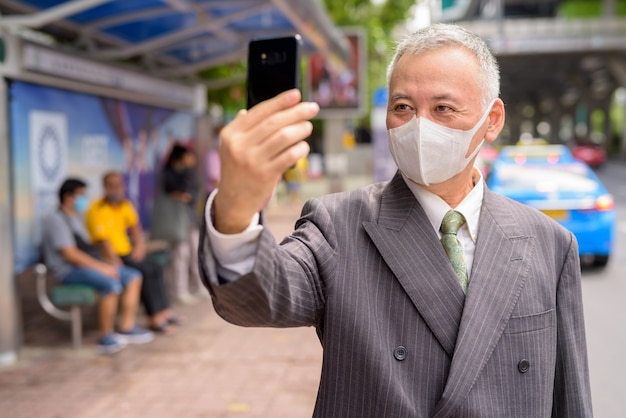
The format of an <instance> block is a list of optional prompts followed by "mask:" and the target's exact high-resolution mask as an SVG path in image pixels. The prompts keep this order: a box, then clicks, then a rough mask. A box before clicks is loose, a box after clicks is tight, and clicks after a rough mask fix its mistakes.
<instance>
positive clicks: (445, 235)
mask: <svg viewBox="0 0 626 418" xmlns="http://www.w3.org/2000/svg"><path fill="white" fill-rule="evenodd" d="M464 223H465V218H464V217H463V215H461V214H460V213H459V212H457V211H454V210H451V211H449V212H448V213H446V216H444V217H443V221H441V233H442V236H441V244H442V245H443V249H444V250H445V251H446V254H447V255H448V258H449V259H450V263H452V268H453V269H454V272H455V273H456V277H457V278H458V279H459V283H460V284H461V289H463V293H467V285H468V283H469V281H468V279H467V266H466V265H465V256H464V254H463V246H462V245H461V243H460V242H459V240H458V239H457V238H456V233H457V231H458V230H459V229H460V228H461V227H462V226H463V224H464Z"/></svg>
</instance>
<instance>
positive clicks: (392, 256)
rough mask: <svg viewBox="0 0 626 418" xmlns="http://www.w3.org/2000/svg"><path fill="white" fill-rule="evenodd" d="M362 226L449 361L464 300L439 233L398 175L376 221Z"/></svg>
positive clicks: (387, 187)
mask: <svg viewBox="0 0 626 418" xmlns="http://www.w3.org/2000/svg"><path fill="white" fill-rule="evenodd" d="M363 226H364V228H365V230H366V231H367V233H368V235H369V236H370V238H371V240H372V241H373V243H374V245H375V246H376V248H377V249H378V251H379V252H380V254H381V256H382V257H383V259H384V260H385V263H387V265H388V266H389V268H390V269H391V270H392V271H393V273H394V275H395V276H396V277H397V278H398V281H399V282H400V284H401V285H402V287H403V288H404V291H405V292H406V293H407V295H408V296H409V298H410V299H411V301H412V302H413V304H414V305H415V307H416V308H417V310H418V311H419V313H420V315H421V316H422V318H424V320H425V321H426V323H427V324H428V326H429V328H430V329H431V331H432V333H433V334H434V335H435V337H436V338H437V340H439V343H440V344H441V346H442V347H443V348H444V350H445V351H446V352H447V353H448V355H449V356H450V357H452V355H453V353H454V348H455V345H456V339H457V334H458V331H459V324H460V321H461V315H462V312H463V303H464V295H463V292H462V290H461V288H460V286H459V285H458V283H457V282H456V280H455V278H456V276H455V274H454V271H453V270H452V266H451V265H450V263H449V262H448V258H447V257H446V255H445V252H444V250H443V247H442V246H441V244H440V243H439V239H438V237H437V234H436V233H435V231H434V230H433V227H432V225H431V224H430V222H429V220H428V218H427V216H426V214H425V213H424V211H423V209H422V207H421V206H420V205H419V203H418V202H417V199H416V198H415V196H414V195H413V193H412V192H411V191H410V189H409V188H408V187H407V185H406V184H405V183H404V180H403V179H402V177H401V176H400V175H399V174H396V176H395V177H394V178H393V179H392V180H391V181H390V182H389V184H388V185H387V186H386V188H385V190H384V191H383V195H382V198H381V208H380V215H379V218H378V222H377V223H373V222H364V224H363ZM442 266H444V267H443V268H442Z"/></svg>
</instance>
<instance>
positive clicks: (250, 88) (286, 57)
mask: <svg viewBox="0 0 626 418" xmlns="http://www.w3.org/2000/svg"><path fill="white" fill-rule="evenodd" d="M301 46H302V38H301V37H300V35H293V36H287V37H281V38H265V39H254V40H252V41H250V43H249V44H248V72H247V83H246V93H247V108H248V109H250V108H251V107H253V106H254V105H256V104H257V103H259V102H262V101H264V100H267V99H270V98H272V97H274V96H276V95H278V94H279V93H282V92H283V91H285V90H290V89H293V88H298V89H299V88H300V49H301Z"/></svg>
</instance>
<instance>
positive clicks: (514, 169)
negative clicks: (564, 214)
mask: <svg viewBox="0 0 626 418" xmlns="http://www.w3.org/2000/svg"><path fill="white" fill-rule="evenodd" d="M497 179H498V182H499V184H500V186H501V187H502V188H505V189H518V190H519V189H525V190H528V189H532V190H537V191H538V192H555V191H560V192H593V191H595V190H596V189H597V188H598V184H597V182H596V181H595V180H594V179H592V178H589V177H588V176H587V168H586V167H585V166H584V165H582V164H576V163H574V164H559V165H516V164H504V165H501V166H500V167H498V170H497Z"/></svg>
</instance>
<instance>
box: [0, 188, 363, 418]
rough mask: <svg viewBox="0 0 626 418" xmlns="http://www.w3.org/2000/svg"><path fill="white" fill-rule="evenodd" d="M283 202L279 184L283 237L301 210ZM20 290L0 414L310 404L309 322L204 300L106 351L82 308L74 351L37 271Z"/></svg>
mask: <svg viewBox="0 0 626 418" xmlns="http://www.w3.org/2000/svg"><path fill="white" fill-rule="evenodd" d="M362 182H364V180H358V179H357V180H352V181H351V182H349V183H348V186H347V187H354V186H358V185H359V183H362ZM324 192H325V183H324V182H323V181H312V182H309V183H307V185H306V186H305V188H304V189H303V197H304V198H308V197H312V196H315V195H319V194H321V193H324ZM284 201H285V197H284V196H281V195H280V193H279V196H278V198H277V199H274V200H273V201H272V204H271V205H270V207H269V209H268V210H267V211H266V221H267V222H268V225H269V227H270V229H271V230H272V232H273V233H274V235H275V236H276V238H277V240H278V241H280V239H281V238H282V237H283V236H285V235H287V234H289V233H290V232H291V231H292V229H293V225H294V223H295V221H296V219H297V217H298V215H299V212H300V207H299V206H297V205H296V206H294V205H288V204H285V203H280V202H284ZM18 290H19V292H20V296H21V297H20V298H21V303H22V312H23V318H24V345H23V348H22V350H21V351H20V354H19V361H18V362H17V363H16V364H14V365H11V366H6V367H3V368H0V417H2V418H5V417H6V418H22V417H23V418H33V417H37V418H92V417H93V418H126V417H140V416H141V417H143V416H146V417H151V418H160V417H168V418H169V417H185V418H187V417H189V418H193V417H203V418H204V417H207V418H218V417H250V418H252V417H273V418H274V417H277V418H280V417H289V418H298V417H310V416H311V414H312V412H313V406H314V403H315V397H316V393H317V386H318V383H319V374H320V365H321V356H322V350H321V346H320V343H319V341H318V340H317V337H316V335H315V331H314V329H313V328H297V329H260V328H248V329H246V328H241V327H237V326H234V325H231V324H228V323H226V322H225V321H223V320H222V319H221V318H219V317H218V316H217V314H216V313H215V311H214V310H213V306H212V304H211V302H210V299H206V300H203V301H201V302H199V303H196V304H194V305H178V306H175V309H176V311H177V312H178V313H180V314H183V315H185V316H186V317H187V318H188V323H187V324H186V325H185V326H183V327H181V328H178V329H177V332H176V334H174V335H169V336H157V338H156V340H155V341H154V342H152V343H150V344H146V345H139V346H129V347H127V348H126V349H124V350H123V351H121V352H119V353H117V354H115V355H113V356H101V355H98V354H96V353H95V342H96V339H97V331H96V328H97V326H96V319H97V318H96V312H95V309H86V310H84V313H83V328H84V336H83V349H82V350H81V351H80V352H76V351H74V350H72V349H71V339H70V327H69V323H65V322H61V321H58V320H56V319H54V318H51V317H50V316H48V315H47V314H46V313H45V312H44V311H43V310H42V309H41V307H40V306H39V305H38V303H37V301H36V296H35V283H34V278H33V277H28V276H26V277H20V278H18ZM141 320H145V318H142V319H141Z"/></svg>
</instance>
